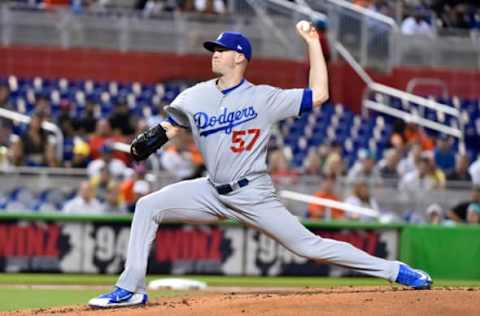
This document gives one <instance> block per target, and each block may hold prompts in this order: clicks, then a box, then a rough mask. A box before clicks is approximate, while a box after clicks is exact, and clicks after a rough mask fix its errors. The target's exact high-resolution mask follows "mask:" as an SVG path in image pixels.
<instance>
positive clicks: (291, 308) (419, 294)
mask: <svg viewBox="0 0 480 316" xmlns="http://www.w3.org/2000/svg"><path fill="white" fill-rule="evenodd" d="M0 315H8V316H11V315H15V316H24V315H35V316H43V315H49V316H52V315H53V316H54V315H65V316H73V315H75V316H103V315H105V316H117V315H118V316H147V315H162V316H163V315H172V316H181V315H192V316H193V315H195V316H216V315H222V316H223V315H228V316H236V315H242V316H244V315H267V316H268V315H272V316H273V315H275V316H287V315H288V316H290V315H302V316H303V315H307V316H308V315H422V316H423V315H436V316H440V315H461V316H467V315H468V316H469V315H480V288H434V289H433V290H430V291H414V290H409V289H404V288H398V287H378V286H377V287H338V288H331V289H324V288H321V289H320V288H304V289H292V288H289V289H271V288H269V289H265V288H262V289H260V288H259V289H253V288H249V289H246V288H243V289H238V288H222V289H220V288H217V289H214V290H213V291H206V292H189V293H188V294H185V295H181V296H177V297H173V298H172V297H165V298H159V299H156V300H153V301H150V302H149V303H148V304H147V305H146V306H145V307H136V308H122V309H106V310H105V309H101V310H98V309H90V308H89V307H87V306H65V307H57V308H51V309H38V310H28V311H15V312H7V313H0Z"/></svg>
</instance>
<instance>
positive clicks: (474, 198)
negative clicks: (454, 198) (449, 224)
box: [447, 186, 480, 223]
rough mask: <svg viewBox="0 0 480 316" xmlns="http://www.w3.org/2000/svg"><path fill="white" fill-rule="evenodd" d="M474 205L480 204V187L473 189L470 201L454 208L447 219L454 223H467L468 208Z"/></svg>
mask: <svg viewBox="0 0 480 316" xmlns="http://www.w3.org/2000/svg"><path fill="white" fill-rule="evenodd" d="M472 203H480V186H475V187H473V188H472V191H471V193H470V200H469V201H464V202H460V203H458V204H457V205H455V206H454V207H452V208H451V209H450V210H449V211H448V213H447V217H448V218H449V219H451V220H452V221H454V222H457V223H465V222H466V221H467V211H468V206H469V205H470V204H472Z"/></svg>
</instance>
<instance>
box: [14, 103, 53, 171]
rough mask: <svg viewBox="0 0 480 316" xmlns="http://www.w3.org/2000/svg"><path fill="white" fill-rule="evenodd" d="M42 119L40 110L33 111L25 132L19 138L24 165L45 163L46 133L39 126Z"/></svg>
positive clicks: (44, 164)
mask: <svg viewBox="0 0 480 316" xmlns="http://www.w3.org/2000/svg"><path fill="white" fill-rule="evenodd" d="M43 121H44V117H43V114H42V112H35V113H34V114H33V115H32V117H31V120H30V123H29V124H28V127H27V130H26V132H25V133H24V134H23V135H22V136H21V138H20V139H19V141H20V144H21V148H22V153H23V164H25V165H28V166H46V165H47V159H46V148H47V145H48V135H47V133H46V132H45V130H43V129H42V128H41V126H42V123H43Z"/></svg>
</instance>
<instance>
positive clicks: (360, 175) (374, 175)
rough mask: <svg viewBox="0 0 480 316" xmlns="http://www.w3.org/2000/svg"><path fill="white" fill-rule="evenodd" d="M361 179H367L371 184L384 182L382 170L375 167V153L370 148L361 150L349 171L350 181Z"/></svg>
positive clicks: (348, 177) (348, 178) (348, 179)
mask: <svg viewBox="0 0 480 316" xmlns="http://www.w3.org/2000/svg"><path fill="white" fill-rule="evenodd" d="M359 179H365V180H367V181H368V182H369V183H370V184H379V183H381V182H382V178H381V177H380V172H379V171H378V169H377V168H375V154H374V153H373V152H372V151H370V150H368V149H362V150H360V151H359V154H358V160H357V161H356V162H355V164H354V165H353V166H352V168H350V170H349V171H348V175H347V181H348V182H350V183H353V182H355V180H359Z"/></svg>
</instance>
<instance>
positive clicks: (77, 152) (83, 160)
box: [71, 137, 90, 168]
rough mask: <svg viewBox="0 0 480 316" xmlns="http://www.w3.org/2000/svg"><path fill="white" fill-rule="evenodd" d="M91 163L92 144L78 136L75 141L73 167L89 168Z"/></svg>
mask: <svg viewBox="0 0 480 316" xmlns="http://www.w3.org/2000/svg"><path fill="white" fill-rule="evenodd" d="M89 163H90V146H89V145H88V143H87V142H85V141H83V140H82V139H81V138H79V137H77V138H75V139H74V141H73V158H72V164H71V167H72V168H87V166H88V164H89Z"/></svg>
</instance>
